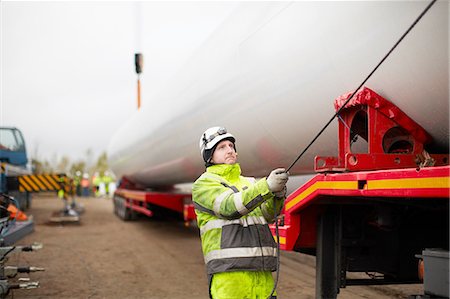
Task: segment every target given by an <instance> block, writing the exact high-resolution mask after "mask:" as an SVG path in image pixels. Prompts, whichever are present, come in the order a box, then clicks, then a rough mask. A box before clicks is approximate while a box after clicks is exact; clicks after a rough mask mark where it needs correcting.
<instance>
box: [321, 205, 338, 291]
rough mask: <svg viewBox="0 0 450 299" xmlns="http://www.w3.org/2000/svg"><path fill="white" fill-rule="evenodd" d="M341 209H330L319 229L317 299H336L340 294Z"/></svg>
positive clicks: (322, 219) (322, 218)
mask: <svg viewBox="0 0 450 299" xmlns="http://www.w3.org/2000/svg"><path fill="white" fill-rule="evenodd" d="M338 213H339V209H337V208H336V207H328V208H327V209H326V211H325V212H324V214H322V216H320V218H319V221H318V227H317V251H316V298H318V299H325V298H326V299H335V298H336V297H337V294H338V293H339V284H338V278H339V277H340V276H339V271H338V265H339V259H338V258H339V253H340V246H339V243H338V234H339V228H340V225H339V216H338Z"/></svg>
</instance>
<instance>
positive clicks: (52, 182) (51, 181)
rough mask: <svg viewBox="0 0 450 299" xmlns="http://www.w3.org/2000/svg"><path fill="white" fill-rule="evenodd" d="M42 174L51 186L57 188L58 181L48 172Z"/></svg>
mask: <svg viewBox="0 0 450 299" xmlns="http://www.w3.org/2000/svg"><path fill="white" fill-rule="evenodd" d="M44 176H45V177H46V178H47V180H48V181H49V182H50V183H51V184H52V186H53V188H54V189H55V190H57V189H59V185H58V183H57V182H56V181H55V179H54V178H53V177H52V176H51V175H49V174H44Z"/></svg>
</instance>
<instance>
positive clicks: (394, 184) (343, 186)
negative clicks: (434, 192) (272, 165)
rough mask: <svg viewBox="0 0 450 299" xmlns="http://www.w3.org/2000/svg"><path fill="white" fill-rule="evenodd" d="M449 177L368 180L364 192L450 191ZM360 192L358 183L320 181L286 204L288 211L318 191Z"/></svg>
mask: <svg viewBox="0 0 450 299" xmlns="http://www.w3.org/2000/svg"><path fill="white" fill-rule="evenodd" d="M449 188H450V179H449V177H433V178H408V179H387V180H368V181H367V187H366V188H365V189H364V191H375V190H388V189H392V190H402V189H449ZM319 189H321V190H326V189H328V190H358V182H357V181H340V182H339V181H338V182H323V181H318V182H315V183H314V184H312V185H311V186H309V187H308V188H307V189H306V190H305V191H303V192H302V193H300V194H299V195H298V196H296V197H295V198H293V199H292V200H290V201H289V202H287V203H286V210H289V209H291V208H292V207H293V206H295V205H296V204H298V203H299V202H301V201H302V200H304V199H305V198H306V197H308V196H309V195H311V194H312V193H313V192H315V191H317V190H319Z"/></svg>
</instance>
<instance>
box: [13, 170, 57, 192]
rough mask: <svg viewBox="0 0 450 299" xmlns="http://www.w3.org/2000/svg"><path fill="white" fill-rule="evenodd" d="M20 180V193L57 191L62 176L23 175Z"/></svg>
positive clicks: (19, 177)
mask: <svg viewBox="0 0 450 299" xmlns="http://www.w3.org/2000/svg"><path fill="white" fill-rule="evenodd" d="M17 178H18V180H19V191H20V192H42V191H57V190H58V189H59V188H60V187H59V181H60V178H61V175H57V174H32V175H21V176H18V177H17Z"/></svg>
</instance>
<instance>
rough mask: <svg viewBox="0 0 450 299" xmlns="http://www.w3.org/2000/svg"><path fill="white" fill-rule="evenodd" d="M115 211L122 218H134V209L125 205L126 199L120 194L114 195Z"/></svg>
mask: <svg viewBox="0 0 450 299" xmlns="http://www.w3.org/2000/svg"><path fill="white" fill-rule="evenodd" d="M114 213H115V214H116V215H117V216H118V217H119V218H120V219H122V220H124V221H128V220H131V219H132V211H131V209H130V208H128V207H127V206H126V205H125V199H124V198H122V197H120V196H114Z"/></svg>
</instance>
